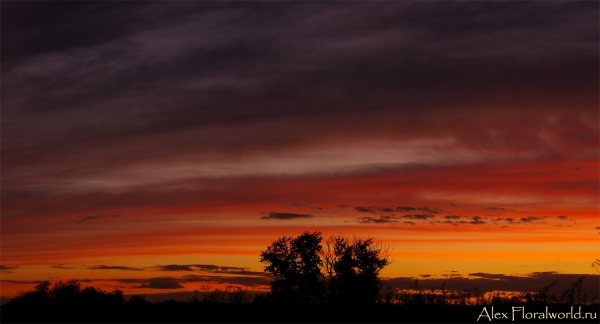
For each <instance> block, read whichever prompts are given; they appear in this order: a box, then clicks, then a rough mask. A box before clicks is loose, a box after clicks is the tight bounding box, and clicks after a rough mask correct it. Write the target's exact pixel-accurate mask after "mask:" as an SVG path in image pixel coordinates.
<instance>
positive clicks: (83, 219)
mask: <svg viewBox="0 0 600 324" xmlns="http://www.w3.org/2000/svg"><path fill="white" fill-rule="evenodd" d="M114 217H121V215H93V216H79V217H77V219H76V220H74V221H73V223H75V224H82V223H85V222H89V221H93V220H98V219H103V218H114Z"/></svg>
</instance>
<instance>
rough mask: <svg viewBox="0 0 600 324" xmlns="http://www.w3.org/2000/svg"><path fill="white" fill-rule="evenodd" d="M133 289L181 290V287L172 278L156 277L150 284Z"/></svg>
mask: <svg viewBox="0 0 600 324" xmlns="http://www.w3.org/2000/svg"><path fill="white" fill-rule="evenodd" d="M135 288H154V289H177V288H183V286H182V285H181V284H180V283H179V282H178V281H177V280H176V279H174V278H171V277H157V278H152V279H150V282H148V283H147V284H141V285H140V286H137V287H135Z"/></svg>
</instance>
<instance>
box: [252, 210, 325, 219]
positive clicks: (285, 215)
mask: <svg viewBox="0 0 600 324" xmlns="http://www.w3.org/2000/svg"><path fill="white" fill-rule="evenodd" d="M312 217H314V216H313V215H311V214H296V213H278V212H270V213H269V216H262V217H261V218H260V219H283V220H285V219H297V218H312Z"/></svg>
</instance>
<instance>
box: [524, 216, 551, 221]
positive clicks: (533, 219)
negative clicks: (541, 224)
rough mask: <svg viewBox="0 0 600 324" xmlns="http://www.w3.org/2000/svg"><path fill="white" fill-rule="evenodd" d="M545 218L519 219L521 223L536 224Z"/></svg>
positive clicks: (529, 217) (530, 217)
mask: <svg viewBox="0 0 600 324" xmlns="http://www.w3.org/2000/svg"><path fill="white" fill-rule="evenodd" d="M546 217H547V216H541V217H539V216H528V217H521V219H520V220H521V222H523V223H531V222H538V221H542V220H544V219H546Z"/></svg>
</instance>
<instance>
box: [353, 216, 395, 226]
mask: <svg viewBox="0 0 600 324" xmlns="http://www.w3.org/2000/svg"><path fill="white" fill-rule="evenodd" d="M357 221H358V222H359V223H362V224H369V223H374V224H382V223H395V222H397V221H398V220H397V218H396V217H395V216H389V215H381V216H379V217H378V218H375V217H359V218H357Z"/></svg>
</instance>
